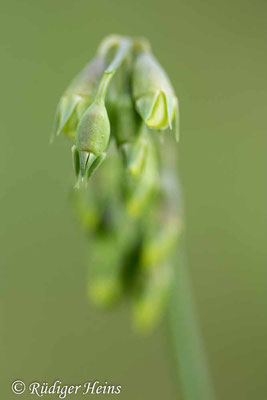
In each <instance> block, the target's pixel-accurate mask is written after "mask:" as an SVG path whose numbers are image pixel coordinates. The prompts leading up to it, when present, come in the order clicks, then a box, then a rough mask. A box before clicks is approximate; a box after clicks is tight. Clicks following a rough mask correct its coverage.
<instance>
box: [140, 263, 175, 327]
mask: <svg viewBox="0 0 267 400" xmlns="http://www.w3.org/2000/svg"><path fill="white" fill-rule="evenodd" d="M172 277H173V270H172V268H171V267H170V265H169V264H163V265H159V266H157V268H154V269H153V270H151V271H149V272H148V273H146V274H145V275H143V276H142V277H140V279H141V282H140V285H139V287H137V289H136V293H135V297H134V300H133V318H134V324H135V326H136V328H137V329H138V330H139V331H141V332H148V331H151V330H152V329H153V328H154V327H155V325H156V324H157V323H158V322H159V320H160V318H161V316H162V313H163V311H164V309H165V307H166V304H167V302H168V299H169V295H170V291H171V284H172Z"/></svg>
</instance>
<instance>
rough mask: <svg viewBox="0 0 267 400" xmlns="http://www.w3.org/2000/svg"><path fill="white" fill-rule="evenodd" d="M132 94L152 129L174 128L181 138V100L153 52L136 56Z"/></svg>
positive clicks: (137, 106)
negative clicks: (179, 109)
mask: <svg viewBox="0 0 267 400" xmlns="http://www.w3.org/2000/svg"><path fill="white" fill-rule="evenodd" d="M133 97H134V99H135V105H136V109H137V111H138V112H139V114H140V115H141V117H142V118H143V120H144V121H145V123H146V124H147V126H148V127H149V128H152V129H166V128H170V129H172V121H173V120H174V121H175V125H176V126H175V130H176V138H177V139H178V124H177V122H178V121H177V118H176V117H178V100H177V98H176V96H175V93H174V90H173V88H172V85H171V83H170V81H169V78H168V76H167V75H166V73H165V71H164V70H163V69H162V67H161V66H160V64H159V63H158V62H157V60H156V59H155V58H154V57H153V55H152V54H151V53H150V52H142V53H140V54H139V55H138V56H137V59H136V62H135V66H134V70H133Z"/></svg>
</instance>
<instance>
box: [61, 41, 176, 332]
mask: <svg viewBox="0 0 267 400" xmlns="http://www.w3.org/2000/svg"><path fill="white" fill-rule="evenodd" d="M178 128H179V109H178V99H177V97H176V96H175V93H174V90H173V88H172V85H171V83H170V81H169V79H168V77H167V75H166V73H165V72H164V70H163V68H162V67H161V66H160V64H159V63H158V62H157V60H156V59H155V57H154V56H153V55H152V52H151V48H150V45H149V44H148V42H147V41H146V40H144V39H131V38H128V37H123V36H118V35H112V36H109V37H108V38H106V39H105V40H104V41H103V42H102V43H101V45H100V46H99V49H98V51H97V54H96V56H95V58H94V59H93V60H92V61H91V62H90V63H89V64H88V65H87V66H86V67H85V69H84V70H82V72H80V73H79V74H78V76H77V77H76V78H75V79H74V80H73V81H72V83H71V84H70V86H69V87H68V88H67V90H66V91H65V93H64V94H63V96H62V98H61V100H60V102H59V105H58V108H57V113H56V119H55V126H54V134H53V136H59V135H65V136H67V137H69V138H70V140H71V141H72V142H73V143H72V157H73V166H74V171H75V175H76V179H77V180H76V185H75V189H74V191H73V194H74V202H75V206H76V210H77V215H78V218H79V220H80V222H81V224H82V226H83V227H84V229H85V231H86V233H87V234H88V236H89V244H88V247H89V255H90V268H89V283H88V293H89V296H90V297H91V299H92V300H93V301H94V302H95V303H97V304H98V305H102V306H110V305H113V304H115V303H117V302H118V301H119V300H120V299H122V298H124V297H130V299H131V302H132V307H133V316H134V321H135V325H136V326H137V327H138V328H140V329H141V330H147V329H149V328H151V327H153V326H154V325H155V323H156V322H157V321H158V319H159V317H160V315H161V313H162V310H164V307H165V305H166V303H167V301H168V297H169V294H170V290H171V284H172V276H173V263H172V258H173V254H174V250H175V247H176V245H177V239H178V237H179V235H180V232H181V225H182V224H181V215H180V210H179V207H178V203H179V188H178V186H177V178H176V176H175V165H171V166H169V167H168V168H167V167H166V165H165V164H164V157H162V154H161V153H162V148H163V150H165V155H166V156H167V158H168V152H169V151H170V152H171V151H173V145H171V146H166V148H165V149H164V146H165V145H163V143H162V140H161V139H162V133H161V131H164V130H167V129H169V130H173V131H174V136H175V138H176V140H178V137H179V129H178ZM107 150H108V151H107ZM104 160H105V162H103V161H104ZM167 164H169V163H167ZM100 165H101V168H99V166H100ZM96 171H97V172H96ZM95 172H96V173H95Z"/></svg>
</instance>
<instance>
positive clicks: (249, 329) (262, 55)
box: [0, 0, 267, 400]
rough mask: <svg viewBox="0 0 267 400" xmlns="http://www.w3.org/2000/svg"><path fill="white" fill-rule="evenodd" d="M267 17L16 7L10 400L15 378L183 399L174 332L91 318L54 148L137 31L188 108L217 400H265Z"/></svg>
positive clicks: (10, 83) (6, 158)
mask: <svg viewBox="0 0 267 400" xmlns="http://www.w3.org/2000/svg"><path fill="white" fill-rule="evenodd" d="M266 17H267V3H266V0H256V1H251V0H250V1H248V0H226V1H218V0H206V1H200V0H189V1H188V0H178V1H174V0H165V1H159V0H154V1H152V0H143V1H129V0H92V1H89V0H75V1H70V0H8V1H7V0H6V1H1V17H0V52H1V65H0V71H1V74H0V79H1V97H0V101H1V107H0V110H1V146H0V177H1V189H0V202H1V203H0V210H1V211H0V221H1V222H0V243H1V245H0V246H1V250H0V265H1V268H0V363H1V365H0V369H1V373H0V394H1V396H0V397H1V398H3V399H4V398H5V399H13V398H14V399H15V398H17V396H15V395H13V394H12V393H11V390H10V385H11V382H12V381H14V380H15V379H22V380H25V382H26V383H29V382H32V381H34V380H36V381H40V382H49V383H53V381H54V380H56V379H61V380H62V381H63V382H64V383H69V384H72V383H74V384H75V383H76V384H78V383H83V382H85V381H87V380H91V381H92V380H94V379H98V380H100V381H104V380H108V381H109V383H115V384H121V385H122V394H121V396H119V397H120V398H121V399H123V400H143V399H153V400H156V399H163V398H164V399H170V400H171V399H174V398H175V385H174V382H173V379H172V374H171V362H170V359H169V358H170V357H169V353H168V350H167V346H168V342H167V340H166V338H165V333H164V332H165V329H164V323H163V324H162V326H161V327H160V328H159V329H157V330H156V332H155V333H154V334H153V335H150V336H148V337H138V336H136V335H135V334H134V332H133V331H132V327H131V321H130V315H129V309H128V307H127V306H125V305H122V306H121V307H120V309H119V310H117V311H116V312H110V313H103V312H101V311H99V310H95V309H94V308H93V307H92V306H91V305H90V303H89V301H88V299H87V297H86V274H87V266H86V252H85V243H86V241H85V238H84V236H83V234H82V232H81V231H80V229H79V227H78V226H77V224H76V222H75V218H74V214H73V210H72V207H71V203H70V201H69V188H70V186H71V183H72V171H71V169H72V167H71V162H70V150H69V145H68V143H67V141H64V140H58V141H57V142H56V143H55V144H54V145H53V146H49V145H48V139H49V135H50V128H51V124H52V120H53V115H54V110H55V107H56V104H57V101H58V99H59V97H60V95H61V93H62V91H63V90H64V89H65V87H66V85H67V84H68V82H69V80H70V79H71V78H72V76H73V75H74V74H75V73H76V72H78V71H79V70H80V68H81V67H83V66H84V64H85V63H86V62H87V61H88V60H89V59H90V58H91V57H92V56H93V54H94V52H95V49H96V47H97V45H98V43H99V41H100V40H101V39H102V38H103V37H104V36H105V35H107V34H109V33H122V34H128V35H144V36H147V37H148V38H149V39H150V41H151V43H152V47H153V49H154V53H155V55H156V56H158V58H159V59H160V61H161V63H162V64H163V66H164V67H165V68H166V69H167V71H168V73H169V76H170V78H171V80H172V81H173V83H174V86H175V89H176V91H177V93H178V96H179V99H180V105H181V132H182V133H181V142H180V146H179V157H180V175H181V178H182V182H183V186H184V192H185V199H186V217H187V258H188V264H189V269H190V274H191V278H192V285H193V289H194V294H195V301H196V307H197V312H198V316H199V321H200V327H201V329H202V332H203V338H204V341H205V345H206V349H207V356H208V359H209V363H210V368H211V373H212V378H213V381H214V384H215V389H216V393H217V397H218V399H220V400H223V399H227V400H254V399H257V400H266V398H267V379H266V365H267V345H266V338H267V316H266V314H267V313H266V309H267V307H266V306H267V304H266V303H267V302H266V282H267V279H266V265H267V246H266V237H267V212H266V204H267V190H266V188H267V185H266V166H267V165H266V148H267V147H266V145H267V140H266V125H267V124H266V115H267V109H266V104H267V102H266V100H267V94H266V93H267V92H266V89H267V80H266V67H267V51H266V50H267V48H266V47H267V46H266V43H267V42H266V40H267V25H266ZM28 397H29V395H26V394H25V395H22V396H20V398H28ZM31 397H32V396H31ZM103 397H105V396H103ZM107 397H109V396H106V397H105V398H107ZM47 398H51V397H47ZM68 398H77V399H79V398H85V397H84V396H80V397H78V396H75V397H74V396H71V397H68ZM98 398H102V397H101V396H99V397H98ZM180 398H181V399H182V396H181V397H180Z"/></svg>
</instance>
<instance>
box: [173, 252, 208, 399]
mask: <svg viewBox="0 0 267 400" xmlns="http://www.w3.org/2000/svg"><path fill="white" fill-rule="evenodd" d="M181 247H182V246H181V245H180V252H179V254H177V255H176V260H179V264H178V265H177V266H176V277H175V282H174V288H173V293H172V298H171V304H170V313H169V324H170V331H171V339H172V345H173V350H174V357H175V362H176V365H177V370H178V372H179V382H180V383H181V386H182V391H183V395H184V400H215V394H214V391H213V387H212V383H211V378H210V375H209V371H208V367H207V360H206V356H205V350H204V347H203V343H202V340H201V335H200V332H199V327H198V322H197V318H196V312H195V307H194V302H193V296H192V291H191V284H190V280H189V277H188V272H187V269H186V266H185V262H184V255H183V254H181V253H182V252H181Z"/></svg>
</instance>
